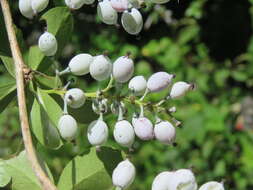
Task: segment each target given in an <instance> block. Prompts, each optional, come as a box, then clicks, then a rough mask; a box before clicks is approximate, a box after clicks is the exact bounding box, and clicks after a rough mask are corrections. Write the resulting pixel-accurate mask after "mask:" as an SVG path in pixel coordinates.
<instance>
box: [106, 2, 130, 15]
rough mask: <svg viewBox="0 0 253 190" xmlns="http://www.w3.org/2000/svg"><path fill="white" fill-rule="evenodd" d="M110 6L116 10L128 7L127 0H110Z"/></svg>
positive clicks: (119, 10) (120, 10) (123, 9)
mask: <svg viewBox="0 0 253 190" xmlns="http://www.w3.org/2000/svg"><path fill="white" fill-rule="evenodd" d="M110 3H111V6H112V8H114V9H115V10H116V11H117V12H123V11H125V10H127V9H128V5H129V2H128V0H110Z"/></svg>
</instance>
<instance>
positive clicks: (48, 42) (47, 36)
mask: <svg viewBox="0 0 253 190" xmlns="http://www.w3.org/2000/svg"><path fill="white" fill-rule="evenodd" d="M39 48H40V50H41V51H42V52H43V53H44V54H45V55H46V56H53V55H54V54H55V53H56V51H57V40H56V38H55V36H54V35H53V34H51V33H49V32H45V33H44V34H42V35H41V36H40V38H39Z"/></svg>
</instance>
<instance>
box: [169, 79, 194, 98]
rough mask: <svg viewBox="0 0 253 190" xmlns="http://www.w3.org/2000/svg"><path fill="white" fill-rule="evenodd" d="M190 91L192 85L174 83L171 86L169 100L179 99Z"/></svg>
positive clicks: (181, 82)
mask: <svg viewBox="0 0 253 190" xmlns="http://www.w3.org/2000/svg"><path fill="white" fill-rule="evenodd" d="M190 89H193V85H192V84H189V83H186V82H183V81H179V82H176V83H174V84H173V86H172V88H171V91H170V98H179V97H181V96H183V95H185V93H186V92H187V91H188V90H190Z"/></svg>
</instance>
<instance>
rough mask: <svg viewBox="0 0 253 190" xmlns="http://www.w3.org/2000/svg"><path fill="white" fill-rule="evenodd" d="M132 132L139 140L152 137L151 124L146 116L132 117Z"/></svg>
mask: <svg viewBox="0 0 253 190" xmlns="http://www.w3.org/2000/svg"><path fill="white" fill-rule="evenodd" d="M132 124H133V127H134V132H135V134H136V136H137V137H139V138H140V139H141V140H144V141H145V140H150V139H153V137H154V130H153V124H152V123H151V121H150V120H149V119H148V118H146V117H139V118H133V120H132Z"/></svg>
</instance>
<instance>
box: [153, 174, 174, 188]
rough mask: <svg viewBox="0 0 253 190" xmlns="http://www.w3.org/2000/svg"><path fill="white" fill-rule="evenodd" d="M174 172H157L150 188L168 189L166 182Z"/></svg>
mask: <svg viewBox="0 0 253 190" xmlns="http://www.w3.org/2000/svg"><path fill="white" fill-rule="evenodd" d="M173 174H174V172H161V173H160V174H158V175H157V176H156V177H155V179H154V181H153V183H152V190H170V189H168V183H169V181H171V179H172V177H173Z"/></svg>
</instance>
